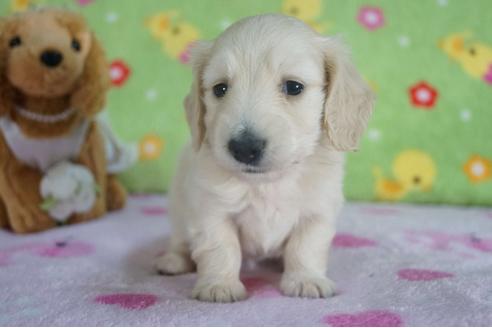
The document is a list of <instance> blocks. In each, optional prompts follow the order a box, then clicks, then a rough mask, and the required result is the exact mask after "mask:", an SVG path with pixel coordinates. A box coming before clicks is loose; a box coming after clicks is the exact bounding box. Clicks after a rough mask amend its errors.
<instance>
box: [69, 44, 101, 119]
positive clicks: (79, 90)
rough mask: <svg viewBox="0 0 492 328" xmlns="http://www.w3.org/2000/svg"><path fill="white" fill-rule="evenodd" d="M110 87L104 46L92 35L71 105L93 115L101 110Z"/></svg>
mask: <svg viewBox="0 0 492 328" xmlns="http://www.w3.org/2000/svg"><path fill="white" fill-rule="evenodd" d="M108 89H109V66H108V63H107V61H106V56H105V55H104V51H103V48H102V47H101V45H100V44H99V41H98V40H97V39H96V37H95V36H94V35H93V34H91V36H90V49H89V53H88V54H87V57H86V59H85V65H84V71H83V72H82V76H81V77H80V79H79V81H77V83H76V86H75V88H74V91H73V92H72V96H71V106H72V108H75V109H77V110H78V111H80V112H82V113H84V114H85V115H87V116H89V117H92V116H94V115H95V114H97V113H98V112H100V111H101V110H102V109H103V107H104V104H105V101H106V91H107V90H108Z"/></svg>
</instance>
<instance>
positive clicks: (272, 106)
mask: <svg viewBox="0 0 492 328" xmlns="http://www.w3.org/2000/svg"><path fill="white" fill-rule="evenodd" d="M192 65H193V74H194V82H193V85H192V87H191V91H190V93H189V95H188V96H187V97H186V99H185V108H186V114H187V119H188V122H189V125H190V129H191V134H192V143H191V144H190V145H189V146H187V147H186V148H185V150H184V152H183V154H182V157H181V159H180V162H179V167H178V171H177V174H176V176H175V179H174V182H173V185H172V187H171V191H170V216H171V217H172V222H173V227H174V231H173V235H172V240H171V245H170V248H169V250H168V251H167V253H166V254H165V255H163V256H162V257H160V258H158V260H157V263H156V266H157V269H158V270H159V271H160V272H161V273H164V274H180V273H186V272H190V271H193V270H195V268H196V270H197V271H198V281H197V283H196V285H195V287H194V289H193V292H192V295H193V297H194V298H197V299H199V300H203V301H214V302H232V301H237V300H241V299H244V298H245V297H246V291H245V288H244V286H243V284H242V283H241V281H240V280H239V271H240V267H241V262H242V258H243V257H245V256H247V257H251V256H252V257H259V258H264V257H269V256H281V257H282V259H283V263H284V273H283V276H282V279H281V282H280V288H281V290H282V291H283V293H284V294H286V295H290V296H300V297H312V298H318V297H328V296H330V295H332V294H333V292H334V286H333V284H332V282H331V281H330V280H329V279H328V278H327V277H326V273H325V272H326V267H327V256H328V250H329V247H330V243H331V239H332V237H333V235H334V233H335V220H336V216H337V214H338V212H339V211H340V208H341V207H342V204H343V199H344V197H343V193H342V184H343V171H344V169H343V167H344V155H343V151H350V150H355V149H356V148H357V144H358V140H359V138H360V137H361V134H362V133H363V131H364V129H365V126H366V123H367V120H368V118H369V116H370V115H371V112H372V107H373V96H372V93H371V92H370V90H369V88H368V87H367V85H366V84H365V83H364V82H363V80H362V79H361V77H360V75H359V74H358V73H357V71H356V69H355V68H354V66H353V65H352V63H351V62H350V58H349V53H348V52H347V50H346V48H345V47H344V46H343V44H342V43H341V42H340V41H339V40H338V39H336V38H333V37H323V36H320V35H319V34H317V33H316V32H314V31H313V30H312V29H311V28H309V27H308V26H306V25H305V24H304V23H302V22H301V21H299V20H296V19H294V18H291V17H287V16H282V15H261V16H255V17H250V18H246V19H243V20H241V21H239V22H237V23H236V24H234V25H232V26H231V27H230V28H228V29H227V30H226V31H225V32H224V33H223V34H222V35H221V36H220V37H218V38H217V39H216V40H214V41H211V42H200V43H198V44H197V45H196V46H195V47H194V50H193V52H192Z"/></svg>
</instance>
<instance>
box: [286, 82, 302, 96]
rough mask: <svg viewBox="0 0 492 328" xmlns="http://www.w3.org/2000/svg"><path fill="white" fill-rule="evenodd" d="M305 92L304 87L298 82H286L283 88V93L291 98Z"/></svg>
mask: <svg viewBox="0 0 492 328" xmlns="http://www.w3.org/2000/svg"><path fill="white" fill-rule="evenodd" d="M302 90H304V85H303V84H302V83H299V82H297V81H291V80H289V81H285V83H284V85H283V86H282V92H283V93H285V94H286V95H289V96H297V95H298V94H300V93H301V92H302Z"/></svg>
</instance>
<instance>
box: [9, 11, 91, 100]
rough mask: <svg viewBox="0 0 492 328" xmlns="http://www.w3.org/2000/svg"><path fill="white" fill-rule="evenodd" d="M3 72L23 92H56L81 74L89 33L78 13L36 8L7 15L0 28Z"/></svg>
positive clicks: (47, 93)
mask: <svg viewBox="0 0 492 328" xmlns="http://www.w3.org/2000/svg"><path fill="white" fill-rule="evenodd" d="M1 41H2V43H1V45H0V48H1V51H2V52H3V53H5V57H6V58H5V59H6V72H5V73H6V75H7V77H8V79H9V81H10V83H11V84H12V85H13V86H15V87H16V88H18V89H19V90H20V91H22V92H23V93H25V94H28V95H33V96H48V97H51V96H60V95H63V94H65V93H67V92H68V91H69V90H70V89H71V88H72V87H73V85H74V83H75V81H76V80H77V79H78V78H79V76H80V75H81V74H82V71H83V68H84V62H85V59H86V57H87V54H88V52H89V48H90V46H91V35H90V32H89V31H88V30H87V27H86V25H85V22H84V21H83V19H82V17H81V16H79V15H76V14H73V13H69V12H65V11H61V10H38V11H30V12H27V13H24V14H20V15H15V16H12V17H11V18H9V19H8V20H7V21H6V23H5V26H4V29H3V31H2V38H1Z"/></svg>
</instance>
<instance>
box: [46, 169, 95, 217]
mask: <svg viewBox="0 0 492 328" xmlns="http://www.w3.org/2000/svg"><path fill="white" fill-rule="evenodd" d="M96 189H97V186H96V183H95V181H94V177H93V176H92V173H91V172H90V171H89V170H88V169H87V168H86V167H84V166H82V165H77V164H73V163H70V162H61V163H58V164H56V165H54V166H53V167H51V168H50V169H48V171H47V172H46V174H45V176H44V177H43V179H42V180H41V196H42V197H43V199H44V203H43V208H44V209H45V210H47V211H48V213H49V214H50V216H51V217H52V218H53V219H54V220H56V221H58V222H64V221H66V220H67V219H68V218H69V217H70V215H72V214H73V213H83V212H86V211H88V210H90V209H91V208H92V206H93V205H94V202H95V201H96Z"/></svg>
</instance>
